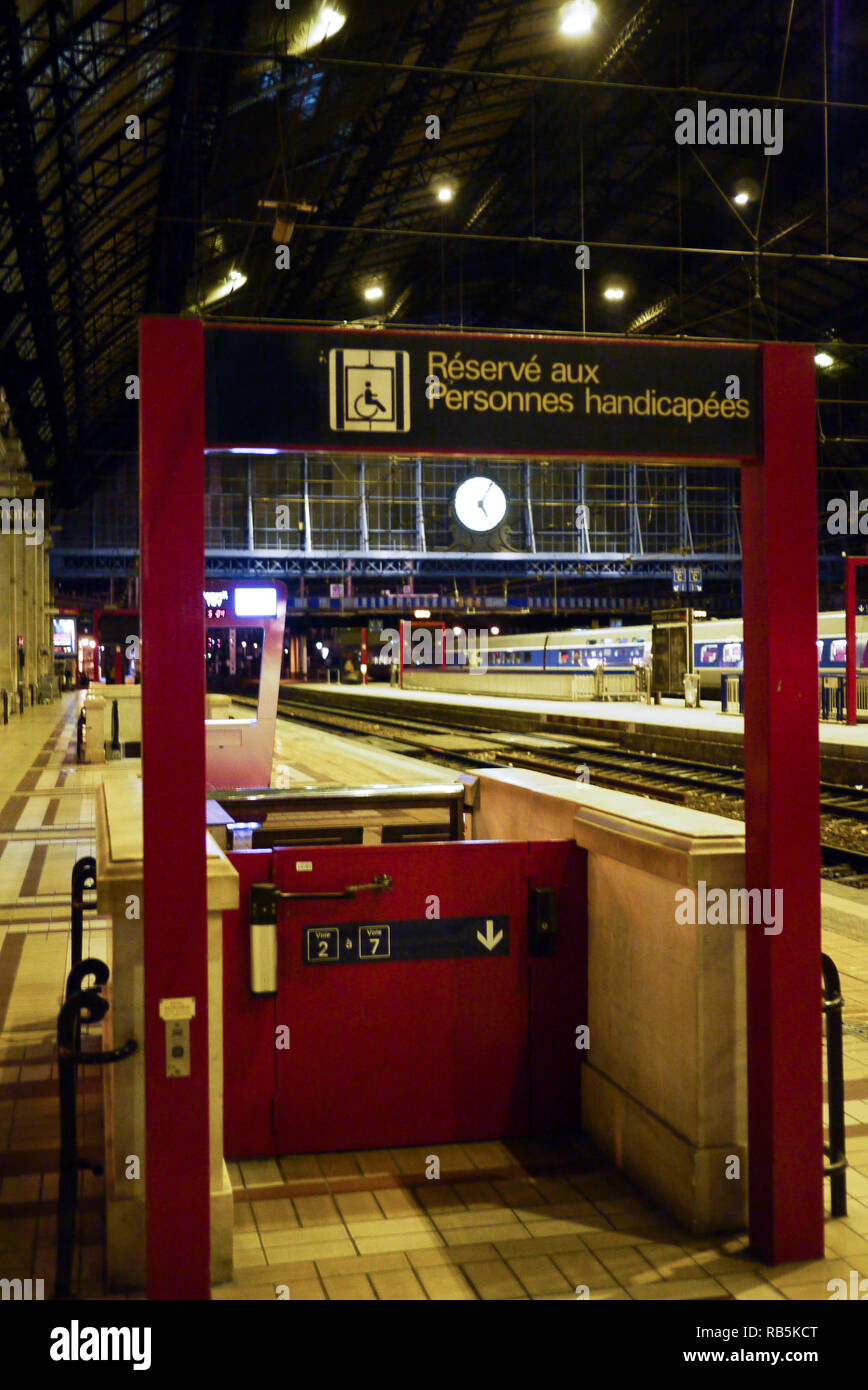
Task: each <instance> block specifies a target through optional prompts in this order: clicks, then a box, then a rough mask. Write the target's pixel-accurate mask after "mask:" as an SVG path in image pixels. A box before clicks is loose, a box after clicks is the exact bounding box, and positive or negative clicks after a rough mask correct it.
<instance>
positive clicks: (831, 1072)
mask: <svg viewBox="0 0 868 1390" xmlns="http://www.w3.org/2000/svg"><path fill="white" fill-rule="evenodd" d="M820 963H821V968H822V972H823V1013H824V1014H825V1017H826V1079H827V1088H828V1101H829V1143H828V1144H824V1145H823V1153H824V1154H825V1155H826V1157H827V1158H828V1160H829V1162H828V1163H827V1164H825V1165H824V1167H823V1173H824V1175H825V1176H826V1177H827V1178H829V1179H831V1188H832V1194H831V1195H832V1215H833V1216H846V1215H847V1158H846V1154H845V1148H844V1031H843V1018H842V1014H843V1010H844V1000H843V998H842V995H841V980H840V977H839V975H838V970H837V967H836V965H835V962H834V961H833V960H832V958H831V956H825V955H824V956H821V957H820Z"/></svg>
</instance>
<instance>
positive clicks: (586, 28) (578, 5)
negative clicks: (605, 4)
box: [561, 0, 597, 38]
mask: <svg viewBox="0 0 868 1390" xmlns="http://www.w3.org/2000/svg"><path fill="white" fill-rule="evenodd" d="M596 14H597V7H596V5H594V4H592V0H570V3H569V4H567V5H562V6H561V33H562V34H566V35H567V37H568V38H575V37H576V36H577V35H579V34H589V33H590V32H591V27H592V25H593V23H594V19H595V18H596Z"/></svg>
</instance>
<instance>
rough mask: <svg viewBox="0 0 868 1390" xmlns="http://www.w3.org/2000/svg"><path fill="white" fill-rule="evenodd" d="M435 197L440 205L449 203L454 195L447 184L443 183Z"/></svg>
mask: <svg viewBox="0 0 868 1390" xmlns="http://www.w3.org/2000/svg"><path fill="white" fill-rule="evenodd" d="M437 197H438V199H439V201H440V202H441V203H451V202H452V199H453V198H454V197H455V194H454V193H453V192H452V189H451V188H450V187H449V185H448V184H447V183H444V184H443V186H442V187H441V188H438V189H437Z"/></svg>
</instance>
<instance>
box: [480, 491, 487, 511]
mask: <svg viewBox="0 0 868 1390" xmlns="http://www.w3.org/2000/svg"><path fill="white" fill-rule="evenodd" d="M485 496H486V497H487V496H488V493H486V494H485ZM484 501H485V498H483V497H480V499H479V505H480V507H482V515H483V516H488V512H487V511H486V510H485V506H484V505H483V504H484Z"/></svg>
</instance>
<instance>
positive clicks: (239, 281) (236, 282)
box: [200, 267, 247, 307]
mask: <svg viewBox="0 0 868 1390" xmlns="http://www.w3.org/2000/svg"><path fill="white" fill-rule="evenodd" d="M246 284H247V276H246V275H245V274H244V272H243V271H241V270H235V269H234V267H233V269H232V270H230V272H229V274H228V275H227V276H226V279H225V280H221V281H220V284H219V285H215V287H214V289H213V290H211V291H210V292H209V293H208V294H206V296H205V298H204V299H203V300H202V304H201V306H200V307H207V306H208V305H209V304H216V303H217V301H218V300H220V299H225V298H226V296H227V295H229V294H234V293H235V291H236V290H240V289H241V286H242V285H246Z"/></svg>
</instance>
